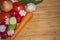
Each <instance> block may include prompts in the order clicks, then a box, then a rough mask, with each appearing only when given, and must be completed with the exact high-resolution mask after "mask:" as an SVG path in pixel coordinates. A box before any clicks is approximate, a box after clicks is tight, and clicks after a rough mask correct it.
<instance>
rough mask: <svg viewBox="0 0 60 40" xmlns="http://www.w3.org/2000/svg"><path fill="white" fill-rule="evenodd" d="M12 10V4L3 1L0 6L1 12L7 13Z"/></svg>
mask: <svg viewBox="0 0 60 40" xmlns="http://www.w3.org/2000/svg"><path fill="white" fill-rule="evenodd" d="M12 8H13V4H12V2H11V1H3V2H2V5H1V10H2V11H4V12H9V11H11V10H12Z"/></svg>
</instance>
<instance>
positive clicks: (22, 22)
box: [10, 12, 33, 40]
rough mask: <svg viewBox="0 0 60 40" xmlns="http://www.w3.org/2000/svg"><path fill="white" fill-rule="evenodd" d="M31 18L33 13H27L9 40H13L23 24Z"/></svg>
mask: <svg viewBox="0 0 60 40" xmlns="http://www.w3.org/2000/svg"><path fill="white" fill-rule="evenodd" d="M32 16H33V13H32V12H27V14H26V16H25V17H24V18H23V19H22V21H21V23H20V25H19V26H18V28H17V29H16V30H15V33H14V35H13V36H12V37H11V38H10V40H14V39H15V37H16V36H17V35H18V33H19V32H20V31H21V29H22V28H23V27H24V26H25V24H26V23H27V22H28V21H29V20H30V19H31V18H32Z"/></svg>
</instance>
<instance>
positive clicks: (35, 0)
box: [18, 0, 43, 5]
mask: <svg viewBox="0 0 60 40" xmlns="http://www.w3.org/2000/svg"><path fill="white" fill-rule="evenodd" d="M18 1H19V2H22V3H23V4H25V5H26V4H28V3H34V4H36V5H37V4H39V3H41V2H42V1H43V0H18Z"/></svg>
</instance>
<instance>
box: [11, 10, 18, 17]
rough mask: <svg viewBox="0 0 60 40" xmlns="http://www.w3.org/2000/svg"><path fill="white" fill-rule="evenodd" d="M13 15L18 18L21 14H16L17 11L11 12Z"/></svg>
mask: <svg viewBox="0 0 60 40" xmlns="http://www.w3.org/2000/svg"><path fill="white" fill-rule="evenodd" d="M11 15H12V16H15V17H16V16H18V15H19V13H18V12H16V11H12V12H11Z"/></svg>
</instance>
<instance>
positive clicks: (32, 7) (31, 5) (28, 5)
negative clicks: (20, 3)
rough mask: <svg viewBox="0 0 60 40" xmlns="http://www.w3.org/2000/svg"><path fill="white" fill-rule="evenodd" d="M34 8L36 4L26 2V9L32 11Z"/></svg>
mask: <svg viewBox="0 0 60 40" xmlns="http://www.w3.org/2000/svg"><path fill="white" fill-rule="evenodd" d="M35 10H36V5H35V4H33V3H29V4H27V6H26V11H30V12H32V11H35Z"/></svg>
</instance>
